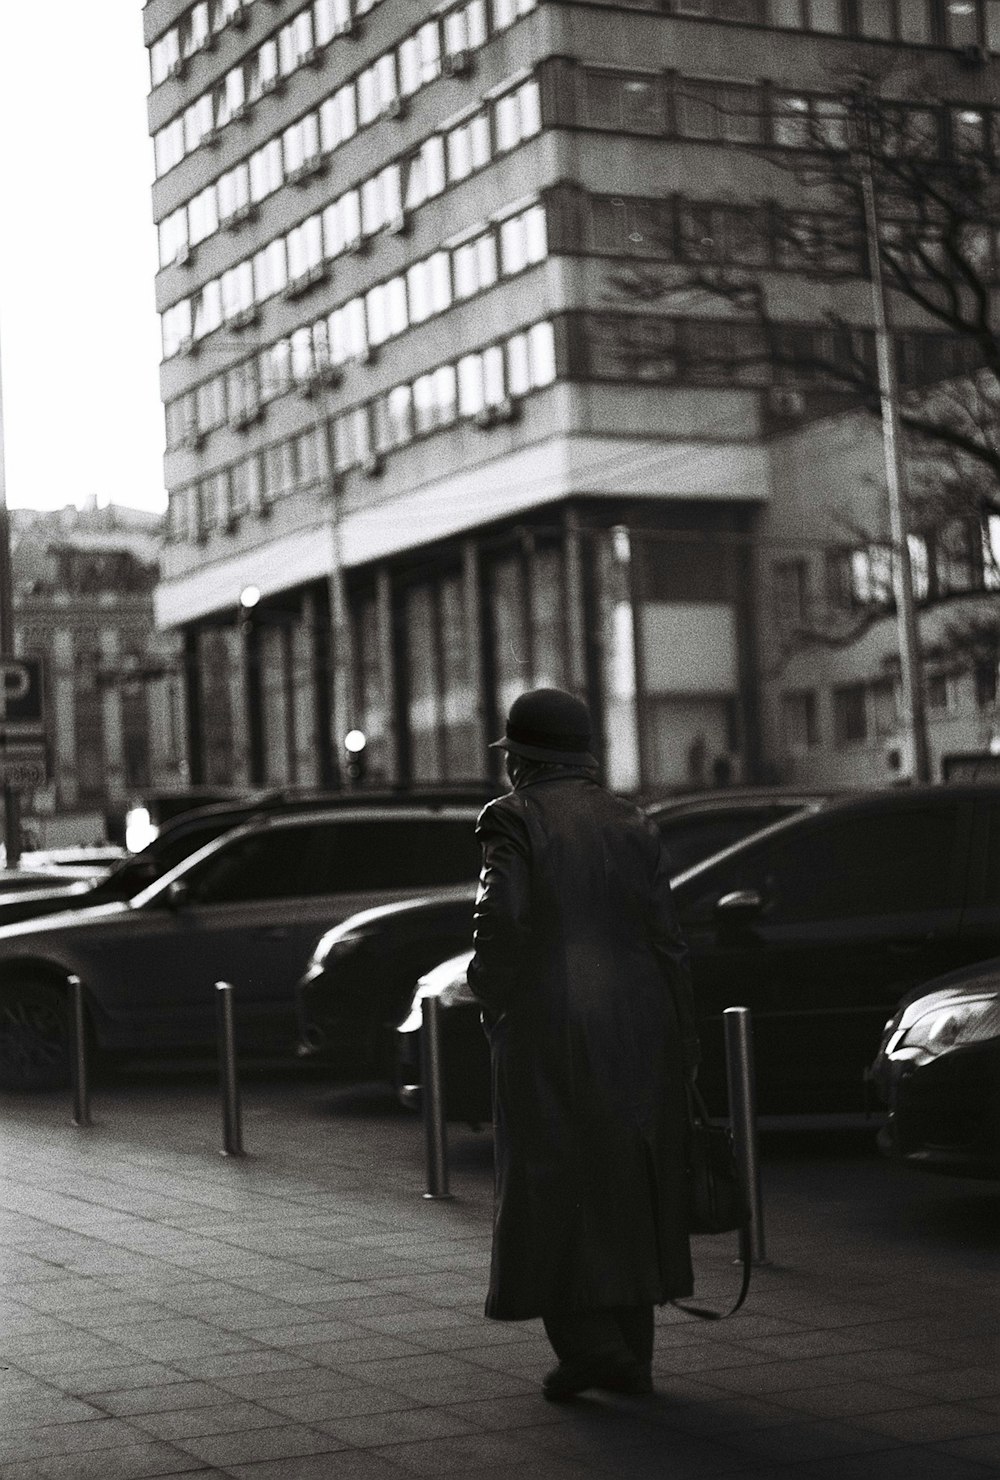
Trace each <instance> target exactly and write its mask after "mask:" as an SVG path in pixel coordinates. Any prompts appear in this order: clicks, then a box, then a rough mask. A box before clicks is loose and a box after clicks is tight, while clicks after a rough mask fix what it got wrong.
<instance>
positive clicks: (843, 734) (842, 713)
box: [833, 683, 868, 747]
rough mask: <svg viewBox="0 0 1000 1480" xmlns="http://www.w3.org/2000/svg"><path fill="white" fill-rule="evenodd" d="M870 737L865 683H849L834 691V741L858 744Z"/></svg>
mask: <svg viewBox="0 0 1000 1480" xmlns="http://www.w3.org/2000/svg"><path fill="white" fill-rule="evenodd" d="M867 738H868V719H867V714H866V710H865V686H864V684H863V683H852V684H847V685H845V686H844V687H843V688H837V689H834V691H833V743H834V745H836V746H838V747H842V746H845V745H856V744H858V743H860V742H861V741H864V740H867Z"/></svg>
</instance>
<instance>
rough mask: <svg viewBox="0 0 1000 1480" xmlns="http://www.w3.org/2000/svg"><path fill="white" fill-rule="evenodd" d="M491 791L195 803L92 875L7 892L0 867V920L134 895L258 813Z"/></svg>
mask: <svg viewBox="0 0 1000 1480" xmlns="http://www.w3.org/2000/svg"><path fill="white" fill-rule="evenodd" d="M493 794H494V793H493V792H492V791H490V790H489V789H486V788H483V789H480V788H474V787H454V788H444V787H435V788H433V789H431V788H414V789H411V790H408V791H403V790H399V791H396V790H384V791H381V790H373V791H370V792H368V791H365V792H361V791H335V792H324V791H308V790H302V791H294V790H288V791H274V792H262V793H259V794H258V795H255V796H249V797H245V798H244V799H243V800H242V801H240V802H223V803H219V804H217V805H214V806H205V807H198V808H196V809H194V810H190V811H187V812H184V813H182V814H180V815H178V816H177V817H175V818H174V819H172V820H170V821H167V822H165V823H164V824H163V825H162V827H161V828H160V829H159V831H158V832H157V833H156V834H155V836H154V837H153V839H152V841H151V842H149V843H148V844H147V845H146V846H145V847H144V848H143V849H141V851H140V852H138V853H134V854H130V855H128V856H127V857H125V858H123V859H122V860H121V862H120V863H119V864H118V865H117V866H116V867H114V868H113V869H111V870H110V872H108V873H106V874H105V875H104V877H101V878H98V879H93V880H87V881H84V880H74V881H73V882H69V881H65V882H62V883H57V882H56V881H55V880H54V879H45V878H44V876H43V877H40V878H39V879H38V881H37V884H38V887H37V888H34V887H33V888H32V889H31V892H30V894H24V893H21V892H20V890H18V892H17V893H14V892H13V891H12V892H11V893H8V892H7V891H6V889H5V884H6V882H7V881H6V879H5V878H4V875H3V871H2V870H0V926H4V925H15V924H17V923H18V921H21V920H38V919H40V918H41V917H42V916H43V915H52V914H57V913H62V912H63V911H64V910H81V909H90V908H92V907H93V906H94V905H99V904H112V903H118V902H119V901H121V900H125V899H133V898H134V897H135V896H136V895H137V894H139V893H140V892H141V891H142V890H143V889H148V888H149V885H150V884H152V883H154V882H155V881H156V880H157V879H160V878H162V877H163V875H164V874H166V873H168V872H169V871H170V869H172V868H176V866H177V865H178V864H179V863H181V862H182V861H183V860H184V859H185V858H190V856H191V855H192V853H196V852H197V851H198V849H199V848H203V847H204V846H205V844H206V843H210V842H211V841H212V840H213V839H214V838H218V837H221V836H222V834H223V833H226V832H229V831H230V830H231V829H232V828H234V827H239V826H240V825H241V824H242V823H244V822H249V821H251V820H252V819H253V818H255V817H261V816H279V815H280V816H292V815H294V814H295V813H298V812H307V811H309V810H311V809H312V808H315V807H317V806H323V807H357V806H359V805H363V806H365V807H406V806H414V807H444V806H472V807H481V806H484V805H485V803H486V802H488V801H489V799H490V797H491V796H492V795H493Z"/></svg>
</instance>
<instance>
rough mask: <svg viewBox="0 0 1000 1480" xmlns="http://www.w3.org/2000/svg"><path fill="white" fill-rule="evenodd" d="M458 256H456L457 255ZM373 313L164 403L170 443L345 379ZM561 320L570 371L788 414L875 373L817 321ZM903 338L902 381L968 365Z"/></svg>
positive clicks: (304, 335)
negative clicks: (739, 394)
mask: <svg viewBox="0 0 1000 1480" xmlns="http://www.w3.org/2000/svg"><path fill="white" fill-rule="evenodd" d="M538 210H539V207H537V206H532V207H530V208H529V210H528V211H526V212H523V213H522V214H521V215H520V217H513V218H511V219H512V220H520V221H521V223H522V224H521V228H519V230H521V229H523V232H524V236H523V241H525V242H527V240H528V231H529V228H528V226H527V221H528V220H531V221H536V220H537V219H538V218H537V217H536V216H534V215H532V214H531V213H532V212H536V211H538ZM531 229H532V230H535V229H537V230H540V229H541V228H540V227H538V228H531ZM466 246H467V248H468V249H469V250H470V253H471V257H470V264H469V269H468V270H469V272H470V274H472V273H477V272H481V271H482V260H481V258H480V257H479V252H480V249H479V248H478V247H477V246H476V244H475V241H472V242H470V243H468V244H466ZM461 250H463V249H462V248H457V249H456V251H461ZM444 255H445V256H447V254H444ZM452 256H453V259H454V253H453V254H452ZM434 260H435V259H434V258H431V259H428V260H427V262H426V263H424V264H415V265H416V266H418V267H422V268H423V270H424V277H423V280H422V283H421V284H420V287H419V292H420V294H421V295H423V296H422V297H421V300H420V301H421V302H429V303H431V304H433V302H434V297H433V295H434V292H435V291H436V289H435V276H434V273H435V269H434V268H433V267H432V266H430V265H429V264H431V263H433V262H434ZM470 280H471V277H470ZM443 284H444V275H443V271H442V272H441V275H440V278H439V285H440V286H439V287H438V289H437V291H443ZM381 286H382V289H383V292H382V295H381V298H380V300H379V302H378V306H377V307H375V306H373V307H372V309H371V313H372V321H373V322H378V323H380V324H382V325H386V324H391V322H392V319H391V315H392V314H393V313H394V312H400V311H401V303H400V306H399V307H398V308H396V307H394V306H393V305H394V302H395V299H396V297H398V293H393V292H389V293H388V294H387V293H386V292H385V291H384V290H385V288H386V286H387V285H384V284H383V285H381ZM409 291H410V288H409V283H408V284H407V292H408V293H409ZM442 301H443V300H442ZM368 313H369V307H368V304H367V302H366V301H365V300H364V299H360V298H359V299H354V300H352V303H351V304H348V305H345V306H344V307H343V308H341V309H336V310H334V312H333V313H332V314H330V315H328V316H326V317H325V318H322V319H318V320H317V321H316V322H315V323H313V324H307V325H303V326H302V327H301V328H300V329H297V330H296V331H295V333H294V334H293V335H291V336H290V337H288V338H283V339H279V340H277V341H276V342H275V343H274V344H272V345H268V346H267V347H266V348H264V349H262V350H260V351H258V352H257V353H256V354H254V355H252V356H250V357H248V359H246V360H244V361H241V362H240V364H238V365H235V366H233V367H231V368H230V369H229V370H227V371H225V372H224V373H223V374H221V375H217V376H212V377H211V378H209V379H208V380H206V381H203V382H202V384H201V385H199V386H198V387H196V388H195V389H194V390H192V391H189V392H187V393H185V395H183V396H180V397H177V398H176V399H174V400H173V401H170V402H168V403H167V406H166V421H167V445H168V447H170V448H176V447H178V446H181V445H184V444H192V445H197V444H198V443H200V441H201V440H202V439H203V438H204V436H205V435H206V434H207V433H208V432H209V431H211V430H212V429H213V428H215V427H218V426H221V425H223V424H224V423H226V422H228V424H229V425H230V426H232V427H235V428H243V427H246V426H248V425H249V424H250V423H251V422H252V421H254V420H256V419H257V418H258V417H259V416H260V415H261V414H262V412H263V409H264V407H265V405H267V403H269V402H270V401H272V400H274V399H275V398H276V397H278V396H281V395H284V394H286V393H287V392H288V391H290V390H291V389H293V388H294V389H297V390H298V391H299V392H300V393H305V394H310V393H311V392H312V391H313V390H314V389H315V387H316V383H317V380H323V379H329V380H334V381H336V380H338V379H339V373H340V372H339V369H338V366H337V365H336V363H335V361H336V359H337V358H338V357H340V358H343V357H345V356H348V355H356V356H359V357H360V356H362V355H363V354H364V352H365V349H364V346H365V343H366V336H367V334H368V332H369V329H368ZM378 316H381V317H380V318H379V317H378ZM558 323H559V324H560V326H561V328H560V336H561V342H562V343H563V345H564V349H563V350H562V351H561V359H562V365H563V369H562V370H561V372H560V373H561V374H564V375H565V376H567V377H568V378H570V379H573V380H590V381H593V380H597V381H600V380H605V381H612V382H619V383H621V382H625V383H637V382H647V383H652V384H678V385H712V386H720V387H727V388H728V387H733V386H743V387H747V388H760V389H761V390H766V392H767V394H768V396H769V397H770V396H774V397H778V396H780V397H781V398H782V402H781V404H780V405H778V404H776V405H775V407H774V409H775V410H776V411H778V412H780V413H781V414H783V415H785V414H791V415H795V414H797V413H798V407H797V405H796V404H791V402H795V401H796V398H797V397H798V396H799V395H800V394H801V391H802V389H803V388H808V387H809V386H810V385H814V384H815V385H820V386H823V385H830V384H833V385H834V387H836V386H837V385H838V384H839V385H841V386H843V385H844V384H845V383H852V382H853V379H854V377H856V375H857V370H858V365H859V363H863V364H867V365H868V366H869V369H870V371H871V373H872V374H874V366H875V349H874V338H873V335H872V333H871V331H870V330H863V329H857V330H853V331H851V332H850V333H847V332H845V331H841V330H837V329H832V328H829V327H827V326H820V325H805V324H783V325H774V326H771V328H770V330H769V332H768V333H767V334H766V335H765V331H764V329H763V328H762V327H761V326H758V325H754V324H743V323H736V322H733V321H729V320H723V319H683V318H667V317H664V316H662V315H650V314H637V313H633V314H624V313H592V312H575V313H569V314H566V315H562V316H560V317H559V319H558ZM896 345H897V360H898V364H899V369H900V379H901V382H902V383H903V384H905V385H920V384H928V383H932V382H934V381H937V380H940V379H941V378H942V377H948V376H949V375H955V376H957V375H960V374H963V373H966V372H967V371H968V369H969V368H970V365H969V359H968V346H967V345H965V344H964V343H962V342H961V341H957V340H955V339H953V338H951V337H949V336H946V335H942V334H936V333H932V332H922V331H910V332H905V333H899V334H897V336H896ZM838 372H840V373H838Z"/></svg>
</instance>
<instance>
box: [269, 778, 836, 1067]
mask: <svg viewBox="0 0 1000 1480" xmlns="http://www.w3.org/2000/svg"><path fill="white" fill-rule="evenodd" d="M823 800H824V798H823V797H822V796H821V795H819V794H813V793H809V792H797V791H785V790H781V789H779V788H777V787H759V788H750V787H748V788H741V789H739V790H736V789H733V790H719V791H711V792H698V793H692V794H688V795H686V796H681V797H672V798H669V799H667V800H665V801H660V802H653V803H650V804H648V805H647V807H646V809H645V810H646V811H647V812H648V813H649V815H650V816H651V817H652V818H653V820H654V821H655V822H656V824H657V826H658V827H659V829H660V831H661V833H662V834H663V837H664V839H665V840H666V842H667V846H668V848H669V851H670V855H671V859H672V860H673V861H675V863H676V861H677V860H678V859H683V860H684V863H685V865H686V864H687V863H688V862H693V861H694V860H695V859H700V858H704V857H706V856H707V854H708V853H716V852H718V851H719V850H720V848H722V847H723V846H725V845H726V844H728V843H731V842H733V841H735V840H736V839H737V838H740V837H745V836H746V834H747V833H749V832H753V831H756V830H759V829H760V828H762V827H764V826H766V825H767V824H768V823H771V822H775V821H777V820H778V819H779V818H781V817H787V816H790V815H793V814H795V813H798V812H802V811H804V810H813V809H815V808H817V807H818V806H820V805H821V804H822V802H823ZM678 871H679V865H678ZM474 899H475V888H474V886H473V885H472V883H471V876H470V886H469V888H468V889H466V890H464V891H451V892H446V893H445V894H443V895H439V896H438V897H434V896H428V897H426V898H424V899H422V900H418V901H415V902H413V903H410V904H407V905H405V906H403V907H402V908H397V907H395V906H393V907H391V908H389V909H384V910H373V911H369V912H367V913H366V914H365V915H364V916H363V917H359V918H358V919H357V920H347V921H345V922H344V923H343V924H342V925H338V926H337V927H336V929H334V930H331V931H330V932H329V933H328V934H327V935H325V936H324V937H323V939H322V940H321V941H320V942H319V944H318V945H317V947H316V950H315V951H314V952H313V957H312V960H311V961H310V963H309V969H308V971H307V972H306V975H305V977H304V978H303V980H302V982H301V983H300V984H299V989H298V1010H299V1031H300V1038H301V1045H300V1054H301V1056H302V1058H303V1059H310V1060H312V1061H314V1062H323V1063H325V1064H326V1065H327V1066H328V1068H329V1069H330V1071H331V1073H332V1074H334V1075H335V1076H336V1077H338V1078H347V1077H351V1076H355V1077H360V1078H367V1077H370V1076H381V1075H382V1074H387V1075H391V1074H392V1065H393V1064H394V1062H395V1054H396V1043H395V1031H394V1030H395V1028H396V1025H397V1024H398V1023H399V1021H400V1019H401V1018H402V1017H403V1016H404V1015H405V1013H406V1010H407V1007H408V1005H409V1001H410V997H411V996H412V993H413V984H414V982H415V981H416V980H417V978H418V977H419V976H421V975H422V974H423V972H425V971H428V970H429V969H430V968H431V967H432V966H434V965H435V964H436V963H437V962H438V961H440V960H442V958H443V957H445V956H448V955H450V954H451V953H452V952H454V951H458V950H461V948H462V947H463V946H465V945H467V944H468V942H469V940H470V939H471V936H472V908H473V901H474Z"/></svg>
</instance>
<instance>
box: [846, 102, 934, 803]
mask: <svg viewBox="0 0 1000 1480" xmlns="http://www.w3.org/2000/svg"><path fill="white" fill-rule="evenodd" d="M858 106H859V109H860V112H861V118H860V124H861V129H862V138H861V141H860V148H859V149H858V150H857V158H858V162H859V165H860V171H861V194H862V199H863V201H864V211H865V236H866V238H867V243H868V264H869V275H870V278H871V290H872V311H873V314H874V318H875V351H876V357H877V362H878V385H879V398H880V401H881V405H882V448H883V453H884V456H885V480H886V487H887V490H888V495H889V525H890V530H891V534H892V544H893V551H894V556H895V558H894V560H893V562H892V584H893V594H894V596H895V598H896V628H897V633H898V641H899V664H900V678H901V683H902V690H903V723H904V725H905V727H906V729H907V732H908V734H909V737H910V745H911V748H912V754H913V779H914V781H918V782H923V781H930V779H931V763H930V747H929V745H928V742H927V710H926V705H925V703H924V676H923V668H922V665H921V662H920V640H919V635H918V632H917V611H916V604H915V602H914V599H913V564H912V561H911V559H910V541H909V518H908V515H907V508H906V492H905V488H906V476H905V469H904V467H903V455H902V446H901V439H900V422H899V377H898V374H897V370H896V351H895V346H894V344H893V341H892V332H891V328H890V322H889V309H888V303H887V300H886V293H885V281H884V278H883V274H882V255H881V238H880V235H879V217H878V203H877V201H876V198H875V182H874V179H873V174H872V142H871V110H870V94H869V93H868V90H867V89H866V88H863V89H862V90H861V94H860V98H859V101H858Z"/></svg>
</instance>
